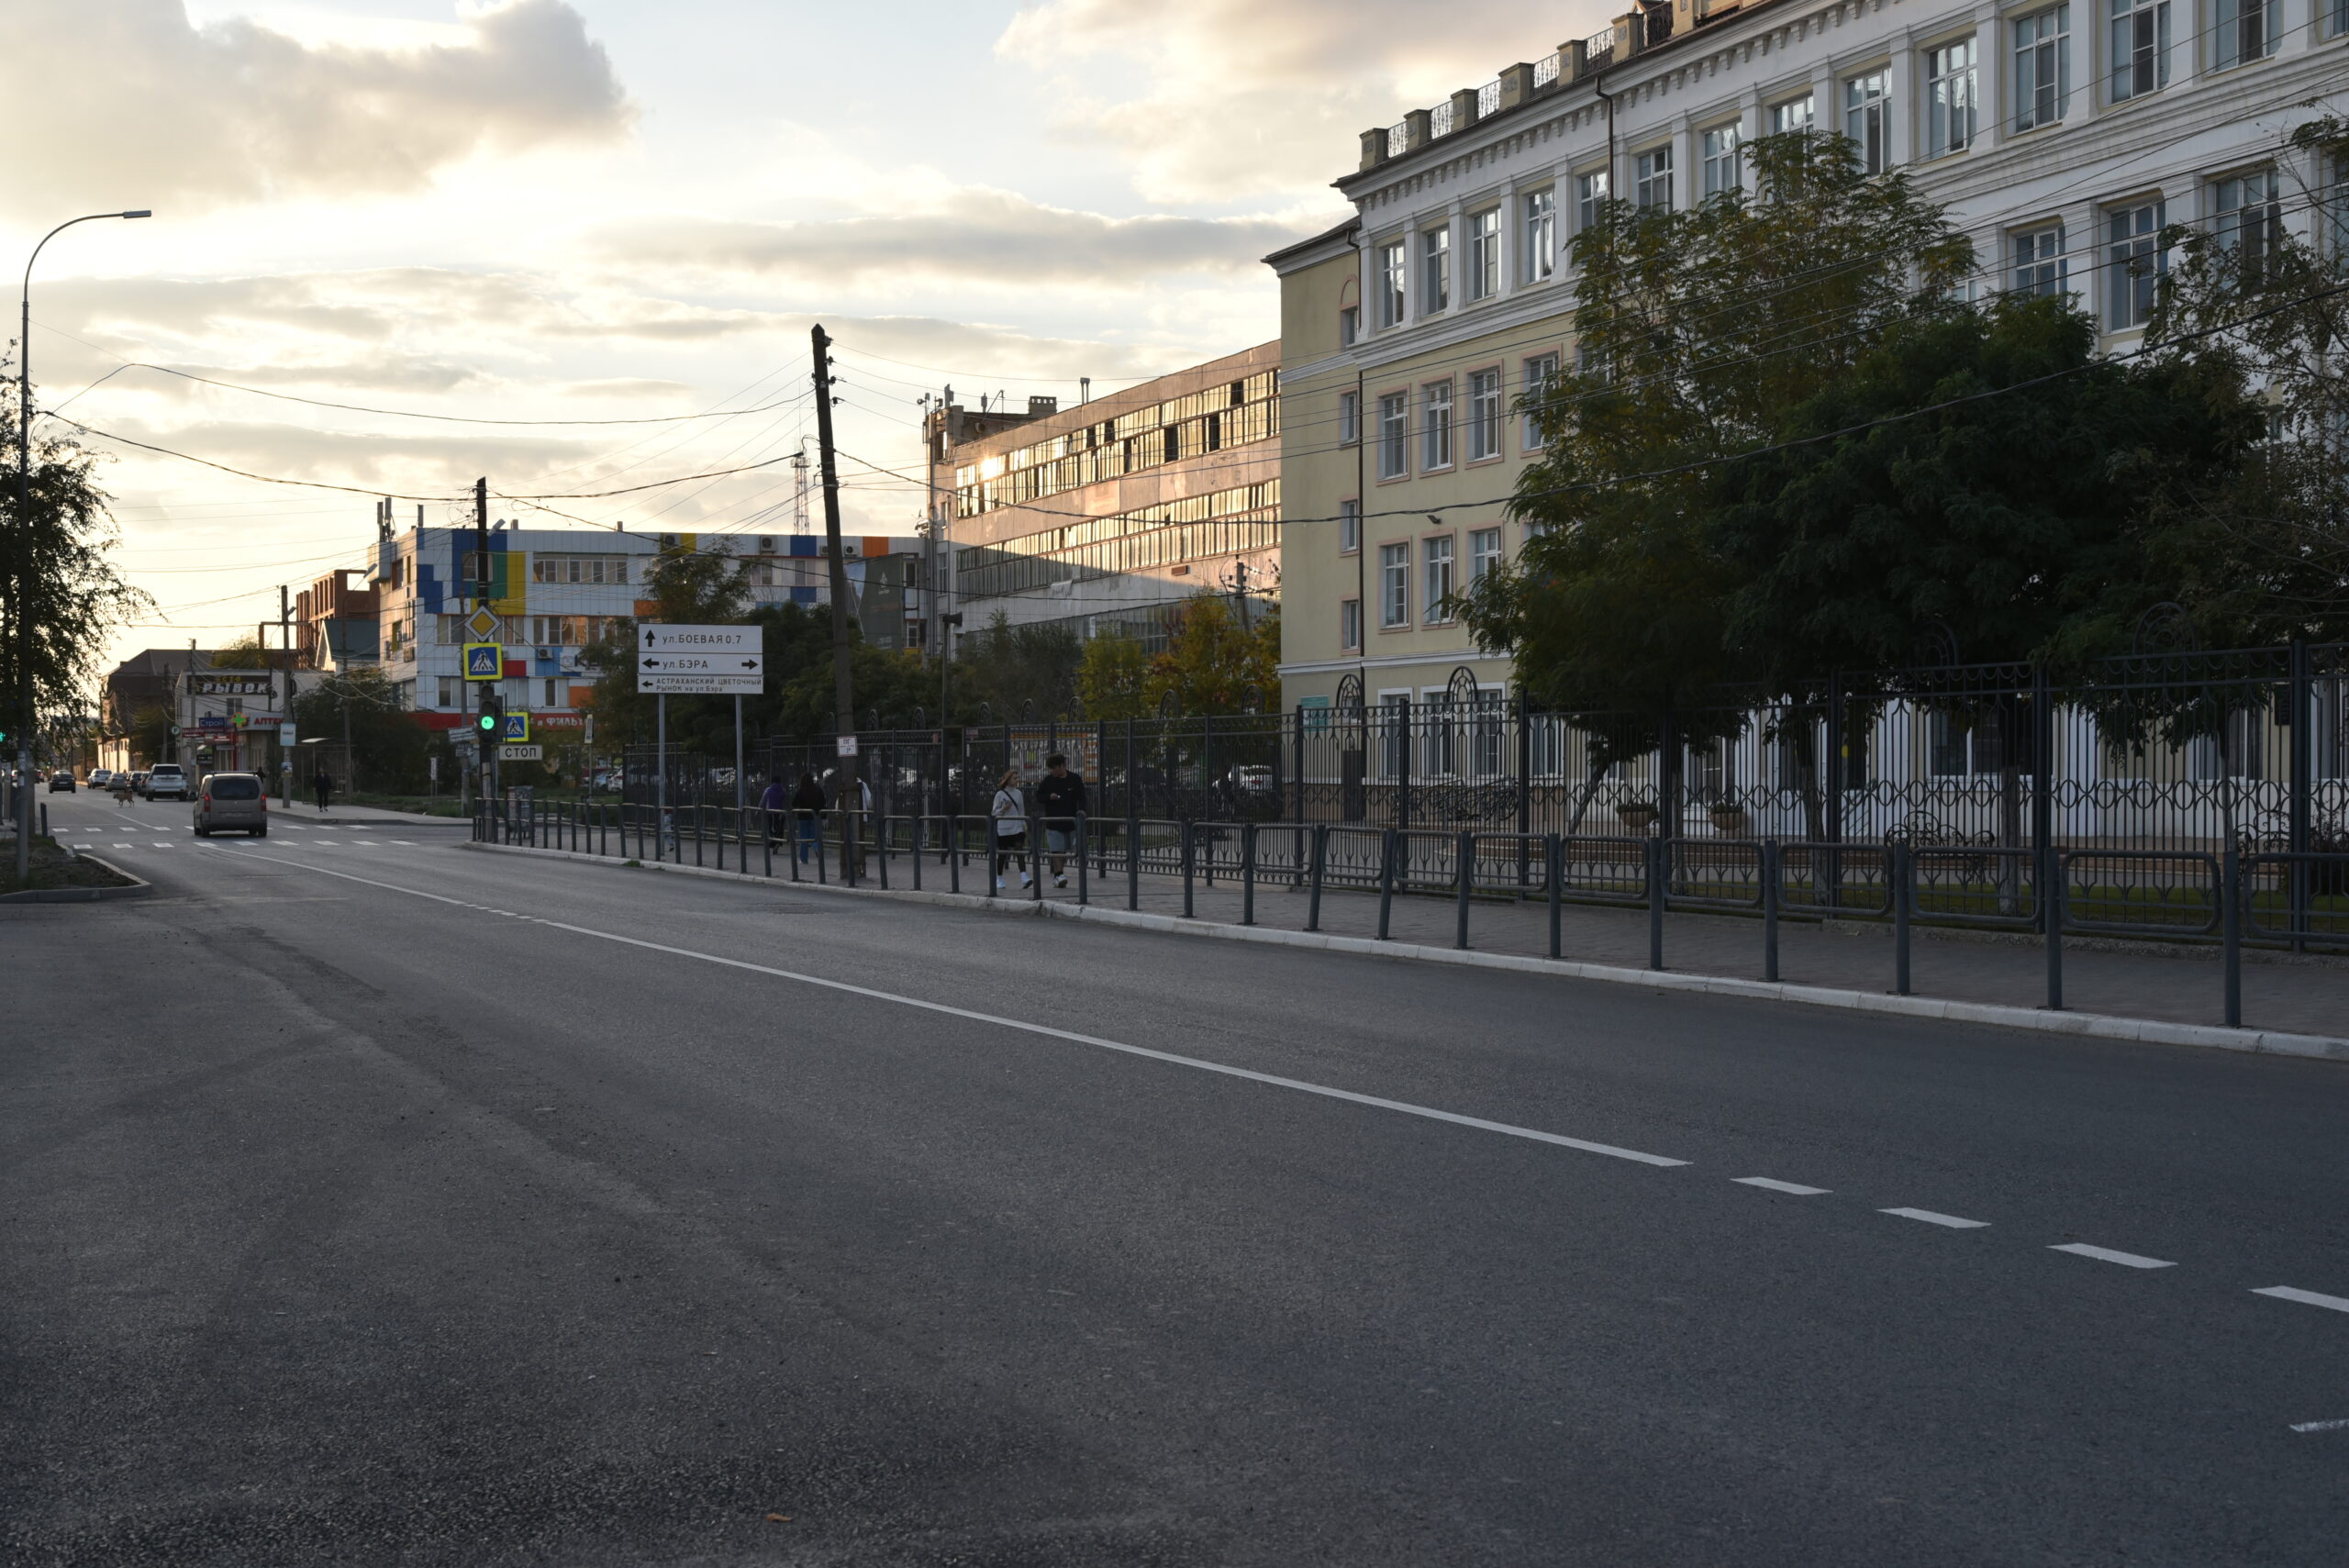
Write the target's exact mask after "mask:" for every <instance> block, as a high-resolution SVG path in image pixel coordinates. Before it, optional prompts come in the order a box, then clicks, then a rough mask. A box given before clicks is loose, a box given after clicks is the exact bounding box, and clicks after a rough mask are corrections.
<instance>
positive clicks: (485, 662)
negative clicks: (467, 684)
mask: <svg viewBox="0 0 2349 1568" xmlns="http://www.w3.org/2000/svg"><path fill="white" fill-rule="evenodd" d="M505 673H506V647H505V645H504V644H503V643H497V642H468V643H466V644H465V679H466V680H468V681H495V680H497V679H499V678H500V677H502V676H503V675H504V674H505Z"/></svg>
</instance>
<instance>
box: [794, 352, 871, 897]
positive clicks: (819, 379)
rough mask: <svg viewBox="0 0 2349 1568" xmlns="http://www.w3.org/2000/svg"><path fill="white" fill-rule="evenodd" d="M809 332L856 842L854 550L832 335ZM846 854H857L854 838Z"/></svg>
mask: <svg viewBox="0 0 2349 1568" xmlns="http://www.w3.org/2000/svg"><path fill="white" fill-rule="evenodd" d="M808 337H809V338H810V339H812V340H813V342H814V343H815V348H816V452H817V463H818V470H819V472H820V473H821V475H822V479H823V485H824V553H825V555H826V557H827V558H828V559H829V561H830V562H831V565H830V570H829V577H830V581H831V586H832V730H833V733H834V734H836V735H838V736H839V737H840V738H841V740H843V741H846V742H847V743H848V744H847V746H846V747H844V748H843V749H842V751H841V758H840V773H839V778H840V794H839V800H840V809H841V810H842V811H844V812H846V813H848V817H847V821H848V824H849V838H850V840H851V844H853V842H854V841H855V838H856V831H857V814H858V812H859V811H860V810H861V809H862V808H863V804H864V799H863V795H862V794H861V793H860V792H859V791H858V789H857V784H856V781H857V755H856V751H855V750H854V747H855V740H856V688H855V685H854V683H853V681H852V677H851V675H850V671H849V627H848V555H847V552H846V551H845V550H842V549H841V473H840V464H839V462H837V461H836V460H835V458H834V456H833V451H832V357H831V348H832V340H831V339H829V338H828V337H826V336H825V335H824V329H823V328H821V327H817V328H812V329H811V330H810V331H809V333H808ZM841 854H842V855H843V856H848V857H850V858H851V860H853V851H852V848H851V847H850V845H849V844H844V845H842V846H841Z"/></svg>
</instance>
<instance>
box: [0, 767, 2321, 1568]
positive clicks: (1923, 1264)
mask: <svg viewBox="0 0 2349 1568" xmlns="http://www.w3.org/2000/svg"><path fill="white" fill-rule="evenodd" d="M50 805H51V814H52V821H53V822H55V823H56V824H57V826H58V827H59V828H60V829H61V837H64V838H66V839H67V840H68V841H79V842H95V843H98V844H101V845H103V846H112V845H114V844H117V843H124V844H128V845H130V846H132V847H131V848H129V849H127V850H126V849H113V848H111V847H107V848H102V849H101V850H100V851H99V852H101V853H105V854H108V855H110V856H111V857H112V858H114V859H115V860H117V862H121V863H123V864H125V865H127V866H128V867H130V868H131V869H133V870H135V871H137V872H138V873H139V874H141V875H143V876H148V877H150V878H151V879H153V880H154V881H155V882H156V883H157V884H158V895H157V896H155V897H152V898H150V899H147V900H143V901H137V902H124V903H117V904H101V905H44V906H14V907H0V1004H4V1005H5V1013H4V1014H0V1018H5V1020H6V1039H7V1047H8V1048H7V1050H6V1051H5V1052H0V1172H4V1173H5V1181H0V1195H5V1207H0V1216H4V1217H5V1224H6V1230H5V1233H0V1255H5V1256H6V1259H7V1260H8V1266H7V1267H6V1269H5V1270H0V1324H5V1337H6V1338H5V1353H6V1361H5V1362H0V1380H5V1383H4V1384H0V1395H5V1396H4V1397H0V1562H7V1563H10V1564H20V1563H21V1564H28V1565H33V1564H39V1565H46V1564H66V1563H71V1564H76V1565H81V1564H94V1563H170V1564H175V1565H177V1564H213V1563H219V1564H239V1565H244V1564H279V1563H284V1564H296V1563H299V1564H308V1563H322V1562H353V1563H369V1564H376V1563H399V1564H406V1563H465V1564H473V1563H509V1562H511V1563H524V1562H528V1563H559V1564H605V1563H652V1562H661V1563H693V1564H735V1563H764V1562H777V1563H808V1564H819V1563H820V1564H832V1563H840V1564H858V1565H863V1564H901V1563H902V1564H932V1563H936V1564H947V1563H952V1564H974V1565H976V1564H989V1565H995V1564H1000V1565H1005V1568H1010V1565H1022V1568H1025V1565H1031V1564H1033V1565H1050V1564H1074V1563H1087V1564H1117V1565H1141V1564H1161V1563H1166V1564H1173V1563H1251V1564H1255V1563H1262V1564H1284V1565H1286V1564H1299V1563H1324V1562H1326V1563H1336V1564H1388V1563H1396V1564H1402V1563H1411V1564H1417V1563H1480V1564H1481V1563H1526V1564H1535V1563H1540V1564H1564V1563H1572V1564H1592V1565H1605V1568H1635V1565H1642V1564H1673V1565H1678V1564H1724V1565H1731V1564H1733V1565H1737V1568H1753V1565H1765V1564H1785V1565H1787V1568H1825V1565H1834V1564H1867V1565H1871V1568H1875V1565H1882V1564H1895V1563H1898V1564H1904V1565H1907V1564H1952V1565H1957V1564H1963V1565H1967V1568H1976V1565H1981V1564H1991V1563H1996V1564H2000V1565H2011V1564H2043V1563H2044V1564H2059V1563H2060V1564H2106V1563H2110V1564H2123V1563H2125V1564H2130V1565H2132V1568H2143V1565H2147V1564H2192V1565H2195V1568H2209V1565H2212V1564H2236V1563H2243V1564H2253V1563H2256V1564H2269V1563H2276V1564H2288V1563H2310V1564H2318V1563H2321V1564H2325V1565H2328V1568H2331V1565H2333V1564H2337V1563H2339V1562H2341V1561H2342V1560H2343V1545H2342V1542H2343V1540H2349V1300H2344V1299H2342V1298H2344V1297H2349V1235H2345V1234H2344V1228H2343V1220H2342V1218H2341V1216H2342V1212H2343V1201H2342V1200H2343V1175H2344V1162H2343V1154H2342V1148H2343V1142H2342V1137H2341V1134H2342V1131H2343V1128H2344V1126H2349V1072H2345V1071H2344V1070H2343V1068H2341V1067H2340V1066H2338V1065H2333V1064H2327V1063H2322V1062H2300V1061H2293V1060H2281V1059H2277V1060H2268V1059H2261V1058H2254V1057H2244V1056H2237V1055H2230V1054H2224V1053H2216V1052H2210V1053H2204V1052H2196V1051H2182V1050H2169V1049H2152V1048H2144V1047H2136V1046H2128V1045H2121V1044H2110V1043H2101V1042H2097V1041H2091V1040H2066V1039H2060V1038H2042V1037H2023V1036H2018V1035H2011V1034H2006V1033H2002V1032H1998V1031H1994V1030H1979V1029H1965V1028H1956V1027H1950V1026H1945V1025H1939V1024H1928V1023H1924V1022H1910V1021H1903V1020H1897V1019H1884V1018H1867V1017H1862V1016H1855V1015H1847V1014H1838V1013H1826V1012H1813V1011H1808V1010H1804V1009H1798V1008H1792V1007H1787V1006H1779V1005H1767V1004H1753V1003H1736V1002H1726V1001H1719V1000H1712V999H1704V998H1689V997H1680V996H1667V995H1652V994H1648V993H1644V992H1641V991H1638V990H1635V989H1630V988H1622V987H1609V986H1599V985H1586V984H1575V983H1569V982H1563V981H1549V980H1544V979H1542V978H1540V977H1538V976H1519V975H1513V974H1507V973H1483V972H1469V971H1457V970H1450V969H1439V968H1434V967H1427V966H1415V965H1410V964H1405V963H1399V962H1379V961H1374V960H1364V959H1353V958H1346V957H1341V956H1334V955H1330V954H1323V953H1314V952H1308V951H1292V950H1284V949H1274V948H1259V947H1247V946H1241V945H1238V944H1231V943H1224V942H1217V941H1212V940H1193V939H1183V938H1164V937H1155V936H1149V935H1142V934H1136V933H1130V932H1121V931H1116V930H1108V929H1091V928H1085V927H1080V926H1077V925H1075V924H1073V923H1069V922H1061V921H1049V922H1048V921H1040V920H1030V919H1017V918H1008V917H994V916H985V915H973V914H964V913H961V912H957V911H948V910H941V909H933V908H929V907H923V906H907V905H902V904H893V903H885V902H881V901H878V900H872V899H860V898H852V897H844V896H840V895H825V894H821V893H818V892H815V891H813V890H808V891H794V890H792V889H789V888H788V887H784V888H772V887H751V886H737V885H731V884H721V883H717V882H712V881H706V880H698V879H688V878H681V877H673V876H665V875H662V874H660V873H651V872H644V871H627V870H622V869H618V868H607V867H590V866H579V865H571V864H563V863H548V862H534V861H527V860H524V859H520V858H515V857H504V856H495V855H490V854H485V853H482V852H479V851H468V850H463V849H461V848H459V847H457V845H458V841H459V840H460V839H461V838H462V829H461V828H448V829H440V828H407V827H402V828H356V827H342V828H309V827H305V828H303V829H302V830H300V831H295V830H293V828H291V826H290V825H287V824H284V823H281V824H280V825H279V828H278V830H277V831H276V832H274V833H273V836H272V837H271V838H270V839H269V840H266V841H265V842H260V843H253V844H246V843H243V842H241V841H237V840H228V841H214V842H208V843H199V842H198V841H196V840H193V839H192V838H190V837H189V836H188V834H187V830H186V826H185V823H186V817H185V813H184V811H182V810H180V809H179V808H177V807H169V806H139V807H137V808H133V809H132V810H131V811H128V812H123V813H121V814H119V815H117V811H116V808H115V807H114V806H112V805H111V803H108V802H105V801H103V800H90V799H88V798H86V797H83V798H82V799H80V800H74V801H70V802H69V801H67V800H66V799H65V797H51V799H50ZM126 821H136V822H137V823H138V824H139V828H137V829H136V830H134V829H132V828H128V827H127V826H124V825H123V824H124V823H125V822H126ZM84 827H86V828H89V829H90V830H91V836H90V837H87V838H83V837H81V836H80V834H79V833H78V832H77V831H76V829H78V828H84ZM156 846H168V847H156ZM1751 1178H1760V1179H1761V1180H1762V1181H1763V1182H1765V1183H1769V1184H1774V1185H1765V1184H1756V1183H1755V1182H1754V1181H1753V1180H1750V1179H1751ZM1788 1189H1795V1190H1788ZM1810 1189H1818V1190H1810ZM1950 1221H1958V1222H1961V1223H1956V1224H1953V1223H1949V1222H1950ZM1968 1221H1970V1222H1973V1223H1971V1224H1966V1223H1963V1222H1968ZM2067 1247H2068V1248H2086V1249H2090V1251H2063V1250H2060V1249H2064V1248H2067ZM2154 1263H2159V1264H2162V1265H2165V1266H2159V1267H2154V1266H2146V1265H2150V1264H2154ZM2277 1287H2281V1288H2283V1289H2285V1290H2287V1291H2290V1292H2296V1293H2301V1294H2299V1295H2288V1296H2277V1295H2261V1294H2256V1293H2258V1292H2261V1291H2264V1290H2270V1289H2274V1288H2277ZM2327 1300H2330V1301H2331V1302H2332V1305H2331V1306H2328V1305H2325V1302H2326V1301H2327ZM2326 1422H2336V1423H2339V1424H2337V1425H2333V1426H2330V1427H2327V1426H2324V1425H2322V1423H2326ZM770 1516H774V1517H772V1518H771V1517H770Z"/></svg>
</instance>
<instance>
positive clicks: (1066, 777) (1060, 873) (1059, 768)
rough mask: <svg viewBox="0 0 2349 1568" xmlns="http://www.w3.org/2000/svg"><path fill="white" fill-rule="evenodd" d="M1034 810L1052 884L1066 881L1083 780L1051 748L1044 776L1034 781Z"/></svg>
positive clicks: (1082, 798)
mask: <svg viewBox="0 0 2349 1568" xmlns="http://www.w3.org/2000/svg"><path fill="white" fill-rule="evenodd" d="M1036 813H1037V815H1038V816H1040V817H1042V818H1043V819H1044V848H1045V849H1046V850H1047V851H1050V853H1051V856H1052V885H1053V886H1054V887H1066V886H1067V885H1068V870H1067V866H1068V853H1069V849H1070V846H1071V845H1073V844H1074V846H1075V849H1076V852H1077V853H1079V854H1083V853H1084V852H1085V846H1084V845H1082V844H1077V843H1076V819H1077V818H1078V817H1082V816H1083V815H1085V781H1084V780H1083V779H1081V778H1079V777H1077V776H1076V775H1075V774H1074V773H1071V772H1069V767H1068V759H1067V758H1066V757H1064V756H1063V755H1062V754H1061V753H1060V752H1058V751H1055V752H1053V753H1052V755H1051V756H1049V757H1047V758H1045V759H1044V776H1043V777H1042V778H1041V779H1038V780H1037V781H1036Z"/></svg>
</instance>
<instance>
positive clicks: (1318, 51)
mask: <svg viewBox="0 0 2349 1568" xmlns="http://www.w3.org/2000/svg"><path fill="white" fill-rule="evenodd" d="M1536 9H1537V8H1532V7H1528V6H1525V5H1523V4H1522V3H1521V0H1453V3H1452V4H1450V5H1448V6H1443V7H1442V10H1441V12H1440V13H1439V12H1432V11H1431V10H1430V9H1429V7H1428V6H1426V5H1425V4H1424V3H1423V0H1281V3H1280V4H1277V5H1266V4H1264V0H1193V3H1191V4H1188V5H1182V6H1168V5H1165V4H1163V0H1040V3H1038V4H1035V5H1031V6H1028V7H1027V8H1026V9H1024V10H1022V11H1021V12H1019V15H1018V16H1016V17H1013V18H1012V21H1011V25H1010V26H1009V27H1008V28H1007V29H1006V30H1005V32H1004V34H1003V37H1002V38H1001V39H999V40H998V41H997V43H996V50H997V52H998V53H1000V54H1002V55H1004V56H1005V57H1007V58H1009V59H1015V60H1019V61H1026V62H1028V63H1030V64H1031V65H1036V66H1040V67H1043V68H1046V69H1056V68H1068V69H1069V70H1070V71H1071V72H1072V74H1071V79H1070V81H1069V83H1064V85H1068V86H1070V87H1072V88H1075V87H1078V86H1079V85H1080V83H1078V82H1077V80H1076V78H1075V76H1074V70H1075V68H1077V67H1085V68H1086V69H1085V74H1084V76H1083V79H1082V83H1081V90H1082V91H1084V92H1085V93H1086V94H1087V95H1099V94H1100V93H1101V92H1102V91H1103V85H1102V84H1103V83H1114V82H1115V80H1116V79H1117V77H1116V75H1115V74H1114V73H1112V72H1105V71H1103V70H1101V69H1100V68H1099V67H1100V64H1101V62H1103V61H1122V62H1124V63H1126V64H1128V65H1130V66H1131V67H1133V68H1134V69H1133V71H1132V72H1131V75H1132V78H1133V79H1134V80H1135V81H1137V82H1139V83H1142V85H1141V89H1140V90H1139V91H1138V92H1136V93H1134V94H1133V95H1129V96H1125V97H1110V98H1108V99H1101V98H1098V97H1096V101H1095V102H1094V103H1093V104H1091V105H1090V106H1088V107H1087V108H1085V109H1084V110H1082V111H1080V112H1078V113H1076V114H1074V115H1072V116H1071V117H1070V120H1069V125H1068V127H1067V128H1069V129H1070V130H1072V131H1074V132H1075V133H1077V134H1081V135H1083V136H1085V137H1088V138H1095V137H1097V138H1106V139H1108V140H1109V141H1111V142H1113V143H1115V144H1116V145H1117V146H1118V147H1119V149H1120V150H1122V151H1124V152H1125V154H1126V155H1127V156H1128V157H1129V158H1130V160H1131V162H1132V167H1133V171H1134V179H1135V183H1136V185H1137V187H1138V188H1139V189H1140V190H1141V192H1142V194H1143V195H1146V196H1148V197H1150V198H1151V199H1152V200H1154V201H1164V202H1197V201H1228V200H1235V199H1239V198H1243V197H1249V196H1254V195H1263V194H1265V193H1268V192H1305V191H1310V190H1313V189H1315V188H1317V187H1319V186H1323V185H1326V184H1327V183H1329V182H1330V181H1331V180H1333V179H1336V178H1338V177H1339V176H1341V175H1342V174H1345V173H1347V172H1351V171H1352V170H1353V167H1354V163H1355V157H1356V149H1357V143H1356V141H1355V133H1357V132H1359V131H1361V130H1364V129H1365V128H1369V127H1371V126H1381V125H1389V124H1392V123H1393V122H1395V121H1397V120H1399V119H1401V118H1402V117H1403V115H1404V113H1405V111H1407V110H1409V109H1414V108H1426V107H1428V106H1431V105H1432V104H1434V103H1435V102H1436V101H1437V100H1438V99H1440V98H1442V97H1444V96H1446V95H1449V94H1450V93H1452V92H1453V90H1454V89H1456V88H1461V87H1475V86H1478V85H1481V84H1482V83H1486V82H1488V81H1490V80H1491V79H1492V78H1493V77H1494V76H1496V75H1497V74H1498V73H1499V72H1500V69H1501V67H1503V66H1504V65H1507V64H1508V63H1509V62H1511V61H1519V60H1532V59H1536V58H1538V57H1540V56H1542V55H1544V54H1548V53H1550V52H1551V51H1552V50H1555V49H1556V48H1557V47H1558V46H1559V44H1560V43H1561V42H1563V41H1564V40H1565V39H1570V38H1580V37H1584V36H1586V35H1587V34H1589V33H1591V32H1593V31H1595V30H1596V29H1598V28H1600V27H1602V26H1604V25H1605V23H1606V20H1607V17H1608V15H1609V6H1607V5H1602V4H1595V3H1593V0H1578V3H1576V4H1575V5H1572V6H1557V7H1549V6H1543V7H1539V8H1538V10H1537V14H1535V15H1531V16H1529V15H1528V13H1529V11H1530V10H1536Z"/></svg>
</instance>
